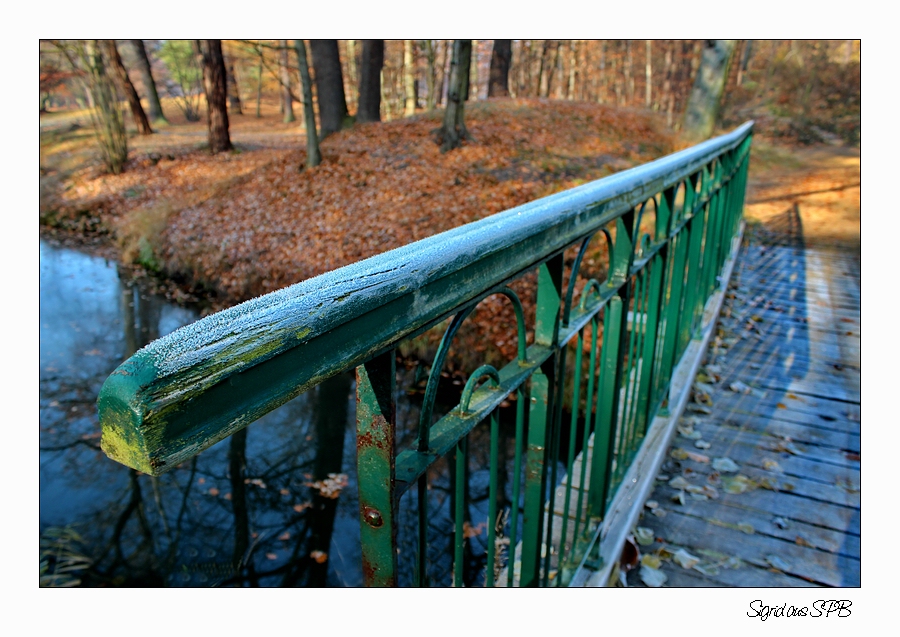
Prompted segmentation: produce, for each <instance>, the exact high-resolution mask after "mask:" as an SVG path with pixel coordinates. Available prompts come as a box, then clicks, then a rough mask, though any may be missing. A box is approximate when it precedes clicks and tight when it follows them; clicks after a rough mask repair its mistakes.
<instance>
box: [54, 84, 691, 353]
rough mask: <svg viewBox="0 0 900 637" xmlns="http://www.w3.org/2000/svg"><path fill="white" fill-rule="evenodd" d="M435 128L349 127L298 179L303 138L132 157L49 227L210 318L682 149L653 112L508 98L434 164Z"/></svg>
mask: <svg viewBox="0 0 900 637" xmlns="http://www.w3.org/2000/svg"><path fill="white" fill-rule="evenodd" d="M441 116H442V112H435V113H430V114H428V113H425V114H421V115H417V116H414V117H410V118H406V119H401V120H395V121H391V122H383V123H374V124H360V125H355V126H353V127H352V128H349V129H347V130H343V131H341V132H339V133H336V134H334V135H331V136H329V137H328V138H326V139H325V140H324V141H323V142H322V144H321V148H322V155H323V162H322V164H321V165H319V166H317V167H315V168H312V169H305V168H303V166H304V165H305V160H306V156H305V150H304V148H305V144H304V142H303V139H302V137H300V136H296V133H292V134H293V135H294V136H295V139H296V145H295V148H296V150H291V149H290V148H287V149H286V148H285V147H284V144H281V145H279V147H272V146H271V145H270V146H268V147H261V146H260V145H258V144H251V143H245V144H242V143H241V141H240V137H238V138H237V140H238V141H237V142H236V146H237V149H238V150H237V152H235V153H222V154H219V155H215V156H210V155H209V154H208V153H206V152H204V151H203V150H200V149H196V148H193V149H190V148H185V149H180V150H179V149H171V148H166V149H165V150H164V151H163V152H154V151H153V150H152V149H138V150H137V151H136V152H134V153H133V154H132V159H131V160H130V162H129V164H128V166H127V170H126V172H125V173H123V174H121V175H117V176H113V175H101V174H99V173H96V172H93V173H91V172H85V173H83V174H81V175H80V176H79V177H78V178H76V179H75V180H73V183H72V185H70V186H69V187H68V188H66V189H65V190H64V191H62V192H61V193H60V195H59V197H58V200H57V201H56V205H55V207H54V208H53V210H52V213H42V218H43V219H44V221H45V223H47V222H48V219H49V220H50V223H51V225H52V224H56V225H59V226H63V227H66V226H71V227H72V228H73V229H77V230H80V231H81V232H95V233H98V232H99V233H106V234H107V235H108V236H111V237H112V238H113V239H114V241H115V243H116V244H117V245H118V247H119V250H120V253H121V258H122V260H123V261H124V262H126V263H128V262H133V263H139V264H141V265H143V266H145V267H147V268H148V269H150V270H153V271H156V272H158V273H160V274H162V275H164V276H167V277H169V278H171V279H174V280H176V281H179V282H181V283H182V284H187V285H188V286H193V288H194V289H195V290H196V289H201V290H204V291H205V293H206V294H207V295H209V296H211V297H213V298H214V305H213V307H214V309H218V308H221V307H224V306H228V305H233V304H235V303H238V302H240V301H243V300H246V299H249V298H252V297H254V296H258V295H261V294H265V293H267V292H271V291H273V290H277V289H280V288H282V287H285V286H288V285H291V284H293V283H297V282H299V281H302V280H304V279H307V278H309V277H313V276H316V275H318V274H321V273H324V272H327V271H329V270H332V269H335V268H338V267H341V266H344V265H347V264H349V263H353V262H355V261H358V260H361V259H364V258H366V257H369V256H372V255H375V254H378V253H381V252H385V251H387V250H391V249H393V248H397V247H400V246H402V245H405V244H408V243H410V242H413V241H416V240H419V239H422V238H425V237H428V236H431V235H434V234H437V233H440V232H443V231H445V230H449V229H451V228H454V227H456V226H460V225H463V224H466V223H469V222H472V221H476V220H478V219H481V218H483V217H486V216H489V215H492V214H495V213H497V212H500V211H503V210H506V209H508V208H511V207H514V206H517V205H521V204H524V203H527V202H529V201H532V200H534V199H537V198H539V197H542V196H545V195H549V194H552V193H554V192H558V191H561V190H565V189H567V188H571V187H574V186H577V185H580V184H582V183H585V182H587V181H591V180H594V179H598V178H601V177H604V176H606V175H609V174H611V173H613V172H617V171H619V170H623V169H626V168H629V167H631V166H635V165H638V164H641V163H645V162H647V161H650V160H652V159H655V158H657V157H660V156H663V155H665V154H668V153H669V152H672V151H673V150H674V146H675V141H674V139H673V137H672V136H671V134H670V133H668V132H666V131H665V130H664V127H663V126H662V125H660V123H659V121H658V120H657V119H656V118H654V116H653V115H652V114H649V113H646V112H637V111H631V110H624V109H616V108H613V107H608V106H604V105H599V104H589V103H579V102H562V101H550V100H513V99H505V100H491V101H489V102H475V103H471V104H467V106H466V118H467V126H468V130H469V133H470V135H471V140H469V141H468V142H466V143H465V144H464V145H463V147H461V148H459V149H456V150H454V151H451V152H448V153H443V154H442V153H441V152H440V149H439V146H438V144H437V143H436V142H435V132H436V130H437V129H438V127H439V126H440V123H441V121H440V118H441ZM153 137H160V136H153ZM148 139H149V140H150V141H153V140H152V138H148ZM601 261H604V262H605V259H600V258H597V259H591V258H588V259H587V260H586V265H587V266H588V268H590V267H591V265H592V264H596V266H597V267H598V268H601V270H603V269H605V268H603V267H602V266H603V263H600V262H601ZM584 274H586V275H588V276H596V275H597V274H598V273H592V272H584ZM533 285H534V283H533V281H532V280H530V279H526V280H524V281H520V282H518V283H517V286H516V287H517V288H518V289H517V291H518V292H520V293H521V294H520V296H521V298H522V300H523V302H524V303H525V305H526V311H529V310H531V308H530V305H531V302H530V301H531V298H532V297H533V290H532V288H533ZM490 301H491V300H490V299H489V300H488V301H486V302H485V304H484V305H485V308H484V309H482V308H481V307H479V311H478V312H476V315H473V317H472V319H471V321H472V322H473V323H475V324H476V326H479V327H477V328H476V329H477V331H479V332H480V336H481V337H482V338H483V339H484V342H490V343H494V344H497V343H499V350H500V352H501V353H502V354H503V355H506V354H507V353H508V354H512V355H514V339H509V338H506V337H505V336H504V335H503V334H500V333H499V332H498V330H499V331H500V332H502V331H505V330H506V326H509V325H514V324H515V319H514V316H513V314H512V311H511V309H510V308H507V307H506V305H508V304H503V303H500V302H499V301H498V303H491V302H490ZM495 306H496V307H495ZM485 312H486V313H487V314H485ZM505 313H508V314H509V316H505V315H504V314H505ZM529 313H530V312H529ZM488 314H489V315H490V316H488ZM479 315H483V316H479ZM495 332H498V333H495ZM460 336H461V337H462V336H463V335H462V334H461V335H460ZM476 342H478V341H476ZM483 348H484V346H480V347H479V349H483ZM507 349H510V350H511V351H510V352H506V350H507Z"/></svg>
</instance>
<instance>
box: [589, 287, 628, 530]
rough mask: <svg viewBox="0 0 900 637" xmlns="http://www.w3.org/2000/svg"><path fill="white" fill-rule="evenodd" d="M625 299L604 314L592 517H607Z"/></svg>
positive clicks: (613, 301)
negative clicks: (605, 515) (623, 303)
mask: <svg viewBox="0 0 900 637" xmlns="http://www.w3.org/2000/svg"><path fill="white" fill-rule="evenodd" d="M622 314H623V312H622V299H621V298H619V297H618V296H615V297H613V298H612V299H611V300H610V301H609V303H608V304H607V306H606V314H605V316H604V317H603V346H602V352H601V358H602V362H601V366H600V381H599V383H598V389H597V416H596V422H595V425H594V457H593V459H592V460H591V487H590V490H589V492H588V494H589V497H588V508H589V510H590V512H591V516H592V517H597V518H600V517H603V515H604V514H605V513H606V502H607V498H608V494H609V482H610V480H609V476H610V465H611V463H612V457H613V447H614V444H615V435H616V414H617V413H618V409H619V387H618V385H617V384H616V380H617V376H618V365H619V348H620V345H621V340H622V339H621V338H620V331H621V329H622Z"/></svg>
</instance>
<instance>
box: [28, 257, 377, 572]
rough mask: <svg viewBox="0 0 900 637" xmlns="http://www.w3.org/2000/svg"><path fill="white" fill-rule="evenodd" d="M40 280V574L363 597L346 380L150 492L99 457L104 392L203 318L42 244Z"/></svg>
mask: <svg viewBox="0 0 900 637" xmlns="http://www.w3.org/2000/svg"><path fill="white" fill-rule="evenodd" d="M40 272H41V282H40V446H41V451H40V530H41V538H42V550H43V549H48V548H50V549H52V550H51V551H49V552H48V553H46V554H44V555H42V557H45V556H46V555H50V554H53V556H54V557H51V558H50V559H49V560H48V566H49V569H48V571H47V572H48V573H52V572H53V571H54V569H59V568H60V567H61V566H63V565H64V564H65V563H71V562H66V560H71V559H72V556H73V555H74V556H77V557H78V558H79V559H81V558H86V559H82V561H80V562H79V564H80V565H81V567H80V568H77V569H74V570H72V571H69V572H68V573H65V574H63V575H61V576H60V577H59V578H58V579H57V580H56V583H57V584H63V583H72V582H74V580H76V579H77V580H80V581H81V583H82V584H84V585H97V586H116V585H138V586H146V585H163V586H213V585H260V586H304V585H307V586H358V585H360V584H361V572H360V570H359V563H360V561H359V526H358V517H357V502H356V495H355V492H356V488H355V462H356V460H355V437H354V434H355V432H354V426H353V424H352V423H353V419H354V418H355V413H354V409H355V408H354V403H353V399H352V398H353V393H352V391H353V380H352V377H351V376H342V377H339V378H337V379H335V380H334V381H332V382H330V383H328V384H325V385H321V386H319V387H317V388H316V389H314V390H312V391H310V392H308V393H306V394H304V395H302V396H300V397H298V398H297V399H295V400H293V401H291V402H290V403H288V404H286V405H284V406H283V407H281V408H279V409H278V410H276V411H274V412H272V413H270V414H268V415H267V416H265V417H264V418H262V419H260V420H259V421H257V422H256V423H254V424H253V425H251V426H250V427H248V428H247V429H246V430H244V432H245V433H241V434H237V435H235V436H232V437H231V438H228V439H226V440H224V441H222V442H221V443H219V444H217V445H216V446H214V447H212V448H210V449H209V450H207V451H205V452H204V453H202V454H200V455H199V456H198V457H197V458H195V459H194V460H192V461H189V462H186V463H184V464H183V465H181V466H179V467H178V468H176V469H174V470H173V471H171V472H169V473H167V474H165V475H163V476H161V477H159V478H151V477H149V476H146V475H143V474H138V473H137V472H135V471H132V470H130V469H128V468H126V467H124V466H121V465H119V464H118V463H115V462H113V461H111V460H109V459H108V458H106V456H105V455H104V454H103V453H102V452H101V451H100V449H99V442H100V428H99V423H98V420H97V410H96V397H97V393H98V392H99V390H100V387H101V385H102V384H103V381H104V380H105V378H106V377H107V376H108V375H109V373H110V372H112V371H113V370H114V369H115V367H116V366H117V365H118V364H119V363H120V362H121V361H122V360H124V359H125V358H127V357H128V356H129V355H130V354H131V353H132V352H134V351H135V350H136V349H137V348H139V347H141V346H143V345H144V344H146V343H148V342H149V341H151V340H153V339H155V338H158V337H160V336H163V335H165V334H167V333H169V332H171V331H173V330H175V329H177V328H178V327H180V326H182V325H185V324H187V323H189V322H191V321H194V320H196V319H197V318H198V313H197V312H196V311H194V310H190V309H185V308H182V307H178V306H175V305H173V304H171V303H168V302H166V301H165V299H163V298H161V297H158V296H153V295H151V294H148V293H146V292H144V291H143V290H142V289H141V288H140V287H139V286H137V285H135V284H134V283H133V282H131V281H129V280H127V279H125V278H123V277H122V276H120V274H119V272H118V270H117V267H116V264H115V263H111V262H108V261H105V260H103V259H101V258H97V257H93V256H89V255H86V254H82V253H79V252H77V251H74V250H70V249H65V248H56V247H53V246H51V245H49V244H47V243H45V242H43V241H42V242H41V244H40ZM323 404H324V405H329V407H327V408H325V407H322V405H323ZM342 425H343V426H342ZM329 476H331V477H329ZM324 481H327V483H326V482H324ZM345 483H346V484H347V485H348V486H347V487H346V488H344V489H343V490H338V492H337V494H335V493H334V489H328V488H327V487H330V486H334V485H337V486H338V487H340V486H341V485H343V484H345ZM323 493H324V495H323ZM329 494H330V495H337V496H338V497H327V496H328V495H329ZM87 565H89V566H87Z"/></svg>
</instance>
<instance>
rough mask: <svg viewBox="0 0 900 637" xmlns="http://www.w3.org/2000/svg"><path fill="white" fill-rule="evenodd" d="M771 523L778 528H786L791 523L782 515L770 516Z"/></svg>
mask: <svg viewBox="0 0 900 637" xmlns="http://www.w3.org/2000/svg"><path fill="white" fill-rule="evenodd" d="M772 524H774V525H775V526H777V527H778V528H779V529H786V528H788V527H789V526H790V525H791V523H790V522H788V521H787V518H782V517H774V518H772Z"/></svg>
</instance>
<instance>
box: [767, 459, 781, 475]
mask: <svg viewBox="0 0 900 637" xmlns="http://www.w3.org/2000/svg"><path fill="white" fill-rule="evenodd" d="M762 466H763V469H766V470H768V471H775V472H777V473H781V465H779V464H778V463H777V462H775V461H774V460H763V463H762Z"/></svg>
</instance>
